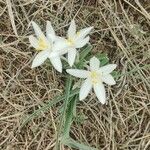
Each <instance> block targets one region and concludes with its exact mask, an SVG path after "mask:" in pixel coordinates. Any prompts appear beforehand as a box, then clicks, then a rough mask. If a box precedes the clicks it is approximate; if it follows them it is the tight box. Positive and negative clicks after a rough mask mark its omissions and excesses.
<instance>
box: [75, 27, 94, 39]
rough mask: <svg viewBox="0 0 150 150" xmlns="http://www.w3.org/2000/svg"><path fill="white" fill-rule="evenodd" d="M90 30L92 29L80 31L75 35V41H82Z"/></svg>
mask: <svg viewBox="0 0 150 150" xmlns="http://www.w3.org/2000/svg"><path fill="white" fill-rule="evenodd" d="M92 29H93V27H88V28H84V29H81V30H80V31H79V32H78V34H77V39H83V38H84V37H86V36H87V35H88V34H89V33H90V31H91V30H92Z"/></svg>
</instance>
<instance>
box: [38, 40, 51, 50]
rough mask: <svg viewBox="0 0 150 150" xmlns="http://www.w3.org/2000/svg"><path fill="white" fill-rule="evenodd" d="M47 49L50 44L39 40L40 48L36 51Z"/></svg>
mask: <svg viewBox="0 0 150 150" xmlns="http://www.w3.org/2000/svg"><path fill="white" fill-rule="evenodd" d="M46 48H48V44H47V43H46V41H45V40H44V38H39V41H38V47H37V48H36V50H44V49H46Z"/></svg>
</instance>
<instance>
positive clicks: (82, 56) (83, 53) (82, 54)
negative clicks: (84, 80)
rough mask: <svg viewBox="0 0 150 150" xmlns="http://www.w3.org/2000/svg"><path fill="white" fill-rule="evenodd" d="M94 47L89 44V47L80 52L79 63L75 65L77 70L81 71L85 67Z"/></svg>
mask: <svg viewBox="0 0 150 150" xmlns="http://www.w3.org/2000/svg"><path fill="white" fill-rule="evenodd" d="M91 49H92V45H90V44H88V45H87V47H85V48H84V49H83V50H81V52H80V57H79V62H78V63H76V64H75V66H76V68H78V69H81V68H83V67H84V66H85V63H86V61H85V59H86V57H87V56H88V54H89V53H90V52H91Z"/></svg>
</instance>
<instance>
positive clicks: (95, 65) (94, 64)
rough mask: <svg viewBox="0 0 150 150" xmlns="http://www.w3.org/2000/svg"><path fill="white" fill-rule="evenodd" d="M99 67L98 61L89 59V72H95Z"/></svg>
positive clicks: (94, 58)
mask: <svg viewBox="0 0 150 150" xmlns="http://www.w3.org/2000/svg"><path fill="white" fill-rule="evenodd" d="M99 67H100V61H99V60H98V58H96V57H95V56H94V57H92V58H91V59H90V70H91V71H96V70H98V69H99Z"/></svg>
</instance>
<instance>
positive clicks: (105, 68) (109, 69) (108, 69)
mask: <svg viewBox="0 0 150 150" xmlns="http://www.w3.org/2000/svg"><path fill="white" fill-rule="evenodd" d="M116 67H117V65H116V64H109V65H106V66H103V67H101V68H100V69H99V71H100V72H102V73H103V74H109V73H111V72H112V71H113V70H114V69H115V68H116Z"/></svg>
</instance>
